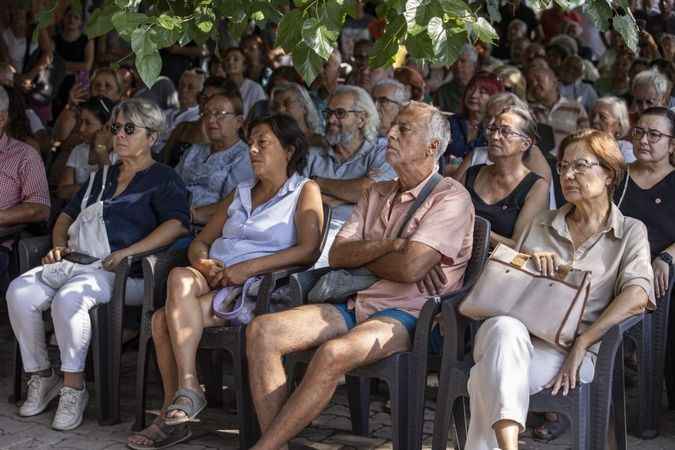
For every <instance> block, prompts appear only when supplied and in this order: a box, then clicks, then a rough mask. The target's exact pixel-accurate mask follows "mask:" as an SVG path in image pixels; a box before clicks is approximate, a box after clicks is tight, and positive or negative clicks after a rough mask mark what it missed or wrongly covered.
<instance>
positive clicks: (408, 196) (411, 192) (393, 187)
mask: <svg viewBox="0 0 675 450" xmlns="http://www.w3.org/2000/svg"><path fill="white" fill-rule="evenodd" d="M435 173H436V170H432V171H431V173H430V174H429V176H427V177H426V178H425V179H424V180H422V181H420V183H419V184H418V185H417V186H415V187H414V188H412V189H408V190H407V191H402V192H401V190H400V188H401V185H400V181H399V179H398V178H396V179H395V180H392V181H387V182H383V183H376V184H375V190H376V192H377V193H378V194H380V195H381V196H383V197H388V196H390V195H397V196H398V198H399V199H400V201H401V202H404V201H407V200H412V199H414V198H417V197H418V196H419V195H420V192H422V189H423V188H424V186H425V185H426V184H427V182H428V181H429V179H431V177H433V176H434V174H435Z"/></svg>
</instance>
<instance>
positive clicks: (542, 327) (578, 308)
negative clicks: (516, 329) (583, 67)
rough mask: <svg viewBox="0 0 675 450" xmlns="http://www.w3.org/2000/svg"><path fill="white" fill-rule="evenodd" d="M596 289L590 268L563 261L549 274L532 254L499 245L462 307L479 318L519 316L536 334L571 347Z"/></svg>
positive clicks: (555, 343) (470, 314) (546, 339)
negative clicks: (591, 295)
mask: <svg viewBox="0 0 675 450" xmlns="http://www.w3.org/2000/svg"><path fill="white" fill-rule="evenodd" d="M590 288H591V273H590V272H588V271H582V270H576V269H573V268H571V267H569V266H561V267H560V268H559V270H558V273H557V274H556V276H555V277H545V276H544V275H542V274H541V272H540V271H539V270H537V268H536V266H535V263H534V261H533V258H532V256H531V255H528V254H525V253H519V252H517V251H516V250H514V249H512V248H510V247H508V246H506V245H504V244H498V245H497V247H496V248H495V249H494V251H493V252H492V254H491V255H490V257H489V258H488V260H487V263H486V264H485V266H484V268H483V272H482V273H481V275H480V277H479V278H478V281H477V282H476V284H475V285H474V287H473V288H472V289H471V291H470V292H469V295H468V296H467V297H466V299H464V301H463V302H462V303H461V304H460V305H459V312H460V313H461V314H462V315H464V316H467V317H470V318H472V319H475V320H484V319H487V318H490V317H495V316H510V317H514V318H516V319H518V320H520V321H521V322H522V323H523V324H524V325H525V326H526V327H527V329H528V330H529V332H530V334H532V335H534V336H537V337H538V338H540V339H543V340H545V341H547V342H549V343H551V344H553V345H555V346H557V347H559V348H562V349H568V348H569V347H571V346H572V344H573V343H574V340H575V339H576V337H577V331H578V328H579V324H580V323H581V319H582V317H583V314H584V311H585V309H586V303H587V301H588V297H589V294H590Z"/></svg>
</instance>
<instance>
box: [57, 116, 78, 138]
mask: <svg viewBox="0 0 675 450" xmlns="http://www.w3.org/2000/svg"><path fill="white" fill-rule="evenodd" d="M76 125H77V112H76V111H75V110H74V109H73V108H65V109H63V110H62V111H61V114H59V117H58V118H57V119H56V124H54V140H55V141H61V142H63V141H65V140H66V139H68V137H69V136H70V135H71V134H72V133H73V130H74V129H75V127H76Z"/></svg>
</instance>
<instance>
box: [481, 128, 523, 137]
mask: <svg viewBox="0 0 675 450" xmlns="http://www.w3.org/2000/svg"><path fill="white" fill-rule="evenodd" d="M486 130H487V132H488V134H494V135H496V134H497V133H499V134H501V135H502V136H503V137H505V138H506V139H510V138H512V137H521V138H523V139H528V138H529V136H527V135H525V134H523V133H521V132H519V131H516V130H513V129H511V128H509V127H504V126H502V127H500V126H497V125H490V126H489V127H487V128H486Z"/></svg>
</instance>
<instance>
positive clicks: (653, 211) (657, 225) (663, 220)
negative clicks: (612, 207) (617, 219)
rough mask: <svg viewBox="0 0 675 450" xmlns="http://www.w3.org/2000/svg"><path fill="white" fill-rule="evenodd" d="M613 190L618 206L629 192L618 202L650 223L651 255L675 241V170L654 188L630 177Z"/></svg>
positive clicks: (623, 210) (632, 215) (624, 208)
mask: <svg viewBox="0 0 675 450" xmlns="http://www.w3.org/2000/svg"><path fill="white" fill-rule="evenodd" d="M625 183H626V180H625V179H624V180H623V181H622V182H621V183H619V186H618V187H617V188H616V191H615V192H614V201H615V202H616V204H617V205H619V200H620V199H621V194H622V193H623V191H624V187H625V188H626V194H625V195H624V196H623V201H621V204H620V205H619V209H620V210H621V212H622V213H623V214H624V215H626V216H629V217H633V218H635V219H638V220H641V221H642V222H644V224H645V225H646V226H647V233H648V234H649V236H648V238H649V249H650V251H651V253H652V258H655V257H656V255H658V254H659V253H661V252H662V251H664V250H665V249H666V248H667V247H668V246H670V245H671V244H672V243H673V242H675V171H673V172H670V173H669V174H668V175H666V176H665V177H664V178H663V179H662V180H661V181H659V182H658V183H656V184H655V185H654V186H653V187H652V188H651V189H642V188H641V187H640V186H638V185H637V184H635V182H634V181H633V179H632V178H631V177H628V186H626V185H625Z"/></svg>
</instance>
